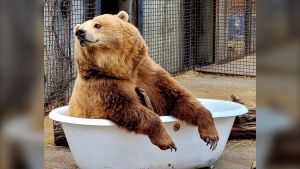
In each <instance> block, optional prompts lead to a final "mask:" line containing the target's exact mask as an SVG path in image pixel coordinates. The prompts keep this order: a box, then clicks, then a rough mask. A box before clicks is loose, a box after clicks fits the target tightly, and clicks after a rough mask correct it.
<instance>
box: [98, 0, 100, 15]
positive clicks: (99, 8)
mask: <svg viewBox="0 0 300 169" xmlns="http://www.w3.org/2000/svg"><path fill="white" fill-rule="evenodd" d="M97 15H101V0H97Z"/></svg>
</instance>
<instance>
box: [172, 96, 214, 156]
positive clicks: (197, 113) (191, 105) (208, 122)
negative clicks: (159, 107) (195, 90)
mask: <svg viewBox="0 0 300 169" xmlns="http://www.w3.org/2000/svg"><path fill="white" fill-rule="evenodd" d="M170 113H171V115H172V116H174V117H176V118H178V119H180V120H183V121H186V122H187V123H189V124H192V125H195V126H198V131H199V134H200V138H201V139H202V140H204V141H205V142H206V143H207V145H208V144H210V149H212V150H214V149H216V147H217V144H218V141H219V136H218V131H217V130H216V127H215V124H214V121H213V118H212V115H211V112H210V111H209V110H207V109H206V108H205V107H203V106H202V105H201V104H200V103H199V102H198V101H197V100H196V99H194V98H193V97H192V96H189V95H181V96H180V97H178V98H177V99H176V100H174V104H173V108H172V111H171V112H170Z"/></svg>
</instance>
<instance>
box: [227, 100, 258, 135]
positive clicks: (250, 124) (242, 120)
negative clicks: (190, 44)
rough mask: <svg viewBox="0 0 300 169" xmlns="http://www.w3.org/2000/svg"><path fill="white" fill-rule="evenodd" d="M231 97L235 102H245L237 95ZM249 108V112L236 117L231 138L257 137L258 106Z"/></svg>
mask: <svg viewBox="0 0 300 169" xmlns="http://www.w3.org/2000/svg"><path fill="white" fill-rule="evenodd" d="M231 99H232V101H233V102H237V103H240V104H244V102H243V101H242V100H241V99H240V98H239V97H238V96H236V95H231ZM246 107H247V106H246ZM247 108H248V113H246V114H243V115H240V116H237V117H236V119H235V121H234V124H233V126H232V130H231V133H230V136H229V139H255V138H256V107H247Z"/></svg>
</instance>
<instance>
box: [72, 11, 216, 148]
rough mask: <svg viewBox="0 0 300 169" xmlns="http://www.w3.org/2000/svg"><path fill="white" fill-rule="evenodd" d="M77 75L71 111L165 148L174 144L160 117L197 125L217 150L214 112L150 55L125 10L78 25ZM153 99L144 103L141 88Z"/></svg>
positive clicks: (204, 138)
mask: <svg viewBox="0 0 300 169" xmlns="http://www.w3.org/2000/svg"><path fill="white" fill-rule="evenodd" d="M74 33H75V34H76V38H75V49H74V50H75V51H74V55H75V61H76V66H77V78H76V81H75V86H74V90H73V93H72V96H71V100H70V103H69V110H68V115H69V116H74V117H82V118H103V119H109V120H111V121H112V122H114V123H115V124H117V125H118V126H119V127H121V128H124V129H126V130H127V131H129V132H135V133H138V134H144V135H147V136H148V137H149V139H150V141H151V142H152V143H153V144H154V145H156V146H158V147H159V148H160V149H162V150H166V149H171V150H172V149H175V150H176V146H175V144H174V143H173V141H172V139H171V137H170V136H169V134H168V133H167V132H166V129H165V128H164V125H163V123H162V122H161V120H160V117H159V116H165V115H169V116H173V117H175V118H177V119H180V120H183V121H186V122H187V123H188V124H191V125H195V126H198V131H199V133H200V137H201V139H203V140H204V141H205V142H206V143H207V144H210V145H211V148H212V149H215V148H216V146H217V142H218V140H219V137H218V132H217V130H216V128H215V125H214V121H213V118H212V115H211V113H210V112H209V111H208V110H207V109H206V108H204V107H203V106H202V105H201V104H200V103H199V102H198V101H197V100H196V99H195V98H193V96H192V95H191V94H190V93H189V92H188V91H187V90H186V89H184V88H183V87H182V86H180V85H179V84H178V83H177V82H176V81H175V80H174V79H173V78H172V77H171V76H170V74H169V73H168V72H167V71H165V70H164V69H163V68H161V67H160V66H159V65H158V64H156V63H155V62H154V61H153V60H152V59H151V58H150V57H149V56H148V47H147V45H146V43H145V41H144V40H143V38H142V36H141V35H140V33H139V31H138V29H137V28H136V27H135V26H133V25H132V24H130V23H128V14H127V13H126V12H124V11H121V12H119V13H118V14H117V15H109V14H104V15H100V16H97V17H95V18H94V19H92V20H88V21H86V22H84V23H83V24H81V25H80V24H78V25H76V27H75V28H74ZM138 86H139V87H140V88H141V89H142V90H143V91H144V92H145V93H147V96H148V97H149V99H150V101H151V106H152V108H153V110H151V109H149V108H147V107H146V106H145V105H143V104H142V103H141V99H140V96H139V94H138V93H137V91H136V87H138Z"/></svg>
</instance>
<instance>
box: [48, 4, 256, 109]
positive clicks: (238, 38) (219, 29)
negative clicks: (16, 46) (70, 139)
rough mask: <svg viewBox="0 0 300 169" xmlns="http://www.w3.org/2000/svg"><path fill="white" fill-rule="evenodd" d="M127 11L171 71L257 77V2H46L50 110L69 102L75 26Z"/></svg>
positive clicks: (157, 59) (154, 53) (73, 74)
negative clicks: (99, 16) (98, 17)
mask: <svg viewBox="0 0 300 169" xmlns="http://www.w3.org/2000/svg"><path fill="white" fill-rule="evenodd" d="M120 10H125V11H127V12H128V13H129V16H130V22H131V23H132V24H134V25H136V26H137V27H138V28H139V30H140V32H141V34H142V36H143V37H144V39H145V41H146V43H147V45H148V47H149V55H150V57H152V58H153V60H154V61H155V62H157V63H158V64H160V65H161V66H162V67H163V68H164V69H166V70H167V71H169V72H170V73H171V74H172V75H175V74H179V73H183V72H185V71H188V70H194V71H201V72H211V73H220V74H233V75H246V76H256V1H255V0H178V1H171V0H110V1H107V0H45V1H44V77H45V81H44V86H45V95H44V96H45V98H44V100H45V105H44V107H45V112H49V111H51V110H52V109H53V108H56V107H59V106H63V105H67V104H68V102H69V98H70V96H71V92H72V89H73V86H74V80H75V78H76V67H75V63H74V58H73V51H74V48H73V45H74V34H73V31H72V30H73V28H74V26H75V25H76V24H80V23H83V22H84V21H86V20H89V19H92V18H93V17H95V16H97V15H98V14H104V13H110V14H117V13H118V11H120Z"/></svg>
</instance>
